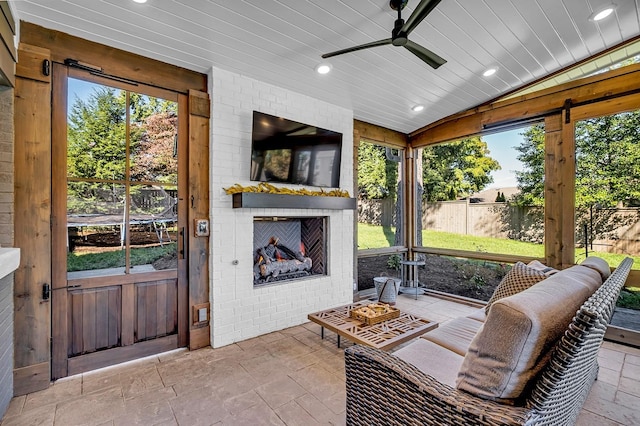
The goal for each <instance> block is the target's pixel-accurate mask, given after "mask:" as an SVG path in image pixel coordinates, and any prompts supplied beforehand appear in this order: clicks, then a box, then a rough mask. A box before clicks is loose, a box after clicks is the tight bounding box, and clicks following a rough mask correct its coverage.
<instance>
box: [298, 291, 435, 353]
mask: <svg viewBox="0 0 640 426" xmlns="http://www.w3.org/2000/svg"><path fill="white" fill-rule="evenodd" d="M370 303H372V302H371V301H361V302H356V303H351V304H349V305H344V306H338V307H337V308H332V309H327V310H324V311H320V312H315V313H313V314H309V315H307V318H309V320H311V321H313V322H315V323H316V324H319V325H320V327H321V330H320V335H321V337H322V338H323V339H324V329H325V328H327V329H328V330H331V331H333V332H334V333H336V334H337V335H338V347H340V336H342V337H344V338H346V339H349V340H351V341H353V342H355V343H359V344H361V345H367V346H371V347H374V348H378V349H385V350H386V349H391V348H393V347H394V346H397V345H399V344H401V343H404V342H406V341H408V340H411V339H413V338H414V337H418V336H420V335H422V334H424V333H426V332H427V331H431V330H433V329H435V328H437V327H438V323H437V322H431V321H429V320H427V319H424V318H420V317H418V316H415V315H412V314H409V313H407V312H401V313H400V317H398V318H394V319H390V320H387V321H383V322H380V323H378V324H373V325H367V324H366V323H363V322H361V321H358V320H356V319H353V318H350V317H349V312H350V311H351V310H352V309H355V308H358V307H360V306H366V305H368V304H370Z"/></svg>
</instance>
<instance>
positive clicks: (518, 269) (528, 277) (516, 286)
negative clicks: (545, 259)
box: [485, 262, 547, 314]
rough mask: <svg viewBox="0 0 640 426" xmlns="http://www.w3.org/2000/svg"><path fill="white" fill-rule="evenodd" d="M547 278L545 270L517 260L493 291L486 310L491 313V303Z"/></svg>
mask: <svg viewBox="0 0 640 426" xmlns="http://www.w3.org/2000/svg"><path fill="white" fill-rule="evenodd" d="M545 278H547V276H546V275H545V274H544V272H542V271H539V270H537V269H534V268H530V267H528V266H527V265H525V264H524V263H522V262H516V263H515V265H513V267H512V268H511V270H510V271H509V272H507V275H505V276H504V278H503V279H502V281H500V284H498V286H497V287H496V289H495V290H494V291H493V295H492V296H491V298H490V299H489V301H488V302H487V306H486V307H485V312H486V313H487V314H488V313H489V308H490V307H491V304H492V303H493V302H495V301H496V300H500V299H502V298H503V297H508V296H511V295H513V294H516V293H520V292H521V291H523V290H526V289H528V288H529V287H531V286H532V285H534V284H537V283H539V282H540V281H542V280H544V279H545Z"/></svg>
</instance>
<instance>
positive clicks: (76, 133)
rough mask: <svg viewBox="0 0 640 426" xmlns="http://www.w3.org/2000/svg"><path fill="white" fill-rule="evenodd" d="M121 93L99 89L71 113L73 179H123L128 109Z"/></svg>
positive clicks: (69, 166) (70, 167)
mask: <svg viewBox="0 0 640 426" xmlns="http://www.w3.org/2000/svg"><path fill="white" fill-rule="evenodd" d="M124 93H125V92H122V91H119V90H116V89H113V88H109V87H100V88H96V89H95V90H94V92H93V93H92V94H91V95H90V96H89V98H88V99H87V100H86V101H84V100H82V99H76V100H75V102H74V104H73V106H72V107H71V111H70V112H69V123H68V141H67V172H68V175H69V176H71V177H79V178H83V177H84V178H93V179H109V180H119V179H123V178H124V175H125V165H126V151H125V143H126V135H125V133H126V110H125V98H124Z"/></svg>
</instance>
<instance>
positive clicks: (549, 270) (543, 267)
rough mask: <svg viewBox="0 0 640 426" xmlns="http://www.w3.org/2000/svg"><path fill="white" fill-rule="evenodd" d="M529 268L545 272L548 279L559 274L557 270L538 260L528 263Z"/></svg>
mask: <svg viewBox="0 0 640 426" xmlns="http://www.w3.org/2000/svg"><path fill="white" fill-rule="evenodd" d="M527 266H528V267H529V268H533V269H537V270H538V271H540V272H543V273H544V274H545V275H546V276H547V277H548V276H550V275H553V274H555V273H556V272H558V270H557V269H555V268H552V267H551V266H547V265H545V264H544V263H542V262H540V261H538V260H532V261H531V262H529V263H527Z"/></svg>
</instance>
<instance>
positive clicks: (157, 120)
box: [130, 94, 178, 184]
mask: <svg viewBox="0 0 640 426" xmlns="http://www.w3.org/2000/svg"><path fill="white" fill-rule="evenodd" d="M130 109H131V130H130V135H131V139H130V140H131V148H130V150H131V180H134V181H144V182H163V183H173V184H177V183H178V149H177V148H178V143H177V140H178V139H177V137H178V104H177V103H176V102H172V101H167V100H164V99H160V98H155V97H151V96H144V95H137V94H132V96H131V101H130Z"/></svg>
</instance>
